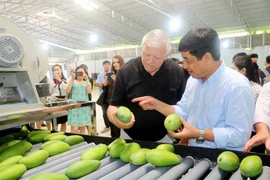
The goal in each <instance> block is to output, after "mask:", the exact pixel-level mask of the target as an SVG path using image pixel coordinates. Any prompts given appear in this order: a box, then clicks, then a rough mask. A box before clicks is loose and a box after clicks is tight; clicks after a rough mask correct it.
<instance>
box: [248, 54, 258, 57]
mask: <svg viewBox="0 0 270 180" xmlns="http://www.w3.org/2000/svg"><path fill="white" fill-rule="evenodd" d="M248 56H249V57H250V58H259V56H258V54H256V53H252V54H250V55H248Z"/></svg>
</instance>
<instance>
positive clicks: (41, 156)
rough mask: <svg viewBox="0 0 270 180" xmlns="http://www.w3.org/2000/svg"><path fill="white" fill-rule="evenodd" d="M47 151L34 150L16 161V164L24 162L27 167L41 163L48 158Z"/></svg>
mask: <svg viewBox="0 0 270 180" xmlns="http://www.w3.org/2000/svg"><path fill="white" fill-rule="evenodd" d="M48 157H49V153H48V152H47V151H44V150H37V151H34V152H32V153H30V154H28V155H27V156H25V157H23V158H22V159H20V160H19V161H18V164H24V165H25V166H26V168H27V169H31V168H34V167H37V166H40V165H42V164H43V163H45V161H46V160H47V159H48Z"/></svg>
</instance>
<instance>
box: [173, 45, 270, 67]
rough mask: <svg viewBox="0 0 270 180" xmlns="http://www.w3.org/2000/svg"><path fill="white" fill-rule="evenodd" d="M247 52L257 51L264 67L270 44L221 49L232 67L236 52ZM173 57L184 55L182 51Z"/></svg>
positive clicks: (259, 61)
mask: <svg viewBox="0 0 270 180" xmlns="http://www.w3.org/2000/svg"><path fill="white" fill-rule="evenodd" d="M239 52H245V53H247V54H251V53H257V54H258V56H259V60H258V65H259V67H260V68H263V67H264V62H265V58H266V56H269V55H270V46H261V47H256V48H254V49H253V50H245V49H243V48H242V49H221V59H222V60H223V61H224V62H225V64H226V65H227V66H229V67H231V64H232V58H233V56H234V55H235V54H236V53H239ZM171 56H172V57H175V58H178V59H180V60H182V59H183V58H182V56H181V54H180V53H176V54H172V55H171Z"/></svg>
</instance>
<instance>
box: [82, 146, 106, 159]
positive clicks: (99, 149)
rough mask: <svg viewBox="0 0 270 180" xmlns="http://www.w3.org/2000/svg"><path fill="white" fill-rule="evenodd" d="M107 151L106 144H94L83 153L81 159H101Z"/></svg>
mask: <svg viewBox="0 0 270 180" xmlns="http://www.w3.org/2000/svg"><path fill="white" fill-rule="evenodd" d="M106 153H107V146H106V145H105V144H100V145H98V146H94V147H92V148H90V149H88V150H86V151H84V152H83V153H82V155H81V160H101V159H102V158H103V157H104V156H105V155H106Z"/></svg>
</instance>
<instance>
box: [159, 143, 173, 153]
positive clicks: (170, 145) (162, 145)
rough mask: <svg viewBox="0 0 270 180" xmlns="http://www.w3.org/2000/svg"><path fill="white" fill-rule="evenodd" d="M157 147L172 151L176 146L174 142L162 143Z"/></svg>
mask: <svg viewBox="0 0 270 180" xmlns="http://www.w3.org/2000/svg"><path fill="white" fill-rule="evenodd" d="M156 149H164V150H167V151H170V152H174V146H173V145H172V144H160V145H158V146H157V147H156Z"/></svg>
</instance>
